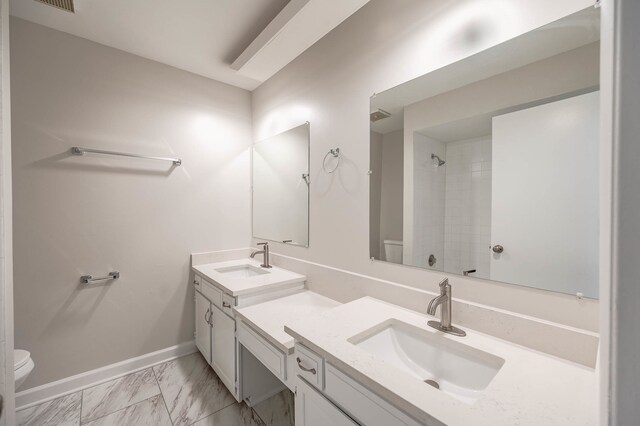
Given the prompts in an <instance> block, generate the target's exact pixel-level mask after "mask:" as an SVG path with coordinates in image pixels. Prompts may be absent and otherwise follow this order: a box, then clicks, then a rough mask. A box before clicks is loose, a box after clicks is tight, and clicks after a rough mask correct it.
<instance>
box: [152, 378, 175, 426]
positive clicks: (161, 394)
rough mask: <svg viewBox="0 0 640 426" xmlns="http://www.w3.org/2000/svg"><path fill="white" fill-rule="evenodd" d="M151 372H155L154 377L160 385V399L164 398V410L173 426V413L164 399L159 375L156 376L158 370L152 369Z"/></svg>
mask: <svg viewBox="0 0 640 426" xmlns="http://www.w3.org/2000/svg"><path fill="white" fill-rule="evenodd" d="M151 371H153V377H154V378H155V379H156V385H158V389H160V398H162V403H163V404H164V409H165V410H167V415H168V416H169V421H170V422H171V425H172V426H173V419H172V418H171V411H169V407H168V406H167V401H166V400H165V399H164V393H163V392H162V388H161V387H160V381H159V380H158V375H157V374H156V370H155V369H154V368H153V367H151Z"/></svg>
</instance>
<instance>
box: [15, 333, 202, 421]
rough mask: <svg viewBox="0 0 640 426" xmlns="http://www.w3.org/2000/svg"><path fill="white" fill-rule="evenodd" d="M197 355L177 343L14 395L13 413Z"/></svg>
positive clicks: (188, 344)
mask: <svg viewBox="0 0 640 426" xmlns="http://www.w3.org/2000/svg"><path fill="white" fill-rule="evenodd" d="M196 351H197V348H196V345H195V342H194V341H190V342H184V343H180V344H179V345H176V346H171V347H169V348H165V349H161V350H159V351H155V352H151V353H148V354H144V355H141V356H139V357H136V358H130V359H127V360H124V361H120V362H117V363H115V364H111V365H107V366H105V367H101V368H97V369H95V370H91V371H87V372H84V373H81V374H76V375H75V376H71V377H67V378H65V379H62V380H57V381H55V382H51V383H47V384H45V385H42V386H38V387H35V388H31V389H27V390H24V391H22V392H18V393H17V394H16V410H21V409H24V408H28V407H31V406H33V405H37V404H41V403H43V402H46V401H50V400H52V399H55V398H58V397H60V396H63V395H67V394H70V393H73V392H77V391H79V390H82V389H86V388H90V387H92V386H96V385H99V384H100V383H104V382H107V381H109V380H113V379H117V378H118V377H122V376H126V375H127V374H131V373H135V372H136V371H140V370H144V369H145V368H149V367H151V366H152V365H156V364H161V363H163V362H167V361H170V360H172V359H176V358H179V357H181V356H184V355H189V354H191V353H194V352H196ZM36 368H37V366H36Z"/></svg>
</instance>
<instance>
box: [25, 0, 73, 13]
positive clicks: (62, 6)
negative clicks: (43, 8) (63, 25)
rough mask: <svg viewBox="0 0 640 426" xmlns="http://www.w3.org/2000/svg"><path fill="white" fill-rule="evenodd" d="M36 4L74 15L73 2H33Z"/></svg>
mask: <svg viewBox="0 0 640 426" xmlns="http://www.w3.org/2000/svg"><path fill="white" fill-rule="evenodd" d="M35 1H37V2H38V3H44V4H48V5H49V6H53V7H57V8H58V9H62V10H66V11H67V12H71V13H75V9H74V8H73V0H35Z"/></svg>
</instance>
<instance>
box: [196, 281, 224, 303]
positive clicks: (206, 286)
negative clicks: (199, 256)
mask: <svg viewBox="0 0 640 426" xmlns="http://www.w3.org/2000/svg"><path fill="white" fill-rule="evenodd" d="M200 292H201V293H202V294H203V295H204V296H205V297H206V298H207V299H209V300H210V301H211V303H213V304H214V305H216V306H217V307H219V308H222V290H220V289H219V288H217V287H215V286H214V285H213V284H211V283H210V282H209V281H207V280H205V279H204V278H202V281H201V284H200Z"/></svg>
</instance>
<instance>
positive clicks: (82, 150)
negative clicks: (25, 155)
mask: <svg viewBox="0 0 640 426" xmlns="http://www.w3.org/2000/svg"><path fill="white" fill-rule="evenodd" d="M71 153H72V154H73V155H84V154H103V155H118V156H120V157H133V158H144V159H146V160H158V161H171V162H172V163H173V165H174V166H180V165H182V159H180V158H169V157H152V156H149V155H139V154H129V153H126V152H116V151H103V150H101V149H91V148H82V147H79V146H74V147H72V148H71Z"/></svg>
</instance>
